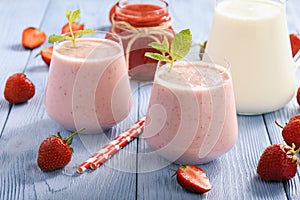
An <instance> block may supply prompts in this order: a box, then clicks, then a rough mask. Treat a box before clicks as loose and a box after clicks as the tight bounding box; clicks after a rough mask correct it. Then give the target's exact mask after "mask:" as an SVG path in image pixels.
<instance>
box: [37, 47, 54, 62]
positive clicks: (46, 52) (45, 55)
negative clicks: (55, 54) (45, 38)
mask: <svg viewBox="0 0 300 200" xmlns="http://www.w3.org/2000/svg"><path fill="white" fill-rule="evenodd" d="M52 51H53V46H50V47H46V48H44V49H43V50H42V51H41V52H40V54H41V57H42V59H43V61H44V62H45V63H46V64H47V65H48V66H49V65H50V62H51V57H52Z"/></svg>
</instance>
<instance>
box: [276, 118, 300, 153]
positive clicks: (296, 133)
mask: <svg viewBox="0 0 300 200" xmlns="http://www.w3.org/2000/svg"><path fill="white" fill-rule="evenodd" d="M295 118H296V116H294V119H292V120H290V121H289V122H288V123H287V124H286V125H285V126H284V127H283V126H282V125H280V124H279V123H278V122H277V121H276V122H275V123H276V124H277V125H278V126H279V127H281V128H282V137H283V139H284V141H285V142H286V144H287V145H289V146H292V145H293V144H295V146H296V149H299V148H300V119H295Z"/></svg>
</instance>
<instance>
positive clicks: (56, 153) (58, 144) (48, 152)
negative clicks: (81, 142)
mask: <svg viewBox="0 0 300 200" xmlns="http://www.w3.org/2000/svg"><path fill="white" fill-rule="evenodd" d="M82 130H83V129H80V130H78V131H76V132H74V133H72V134H71V135H69V136H68V137H66V138H62V137H61V135H60V133H59V132H58V133H57V136H55V135H53V136H50V137H47V138H46V139H45V140H44V141H43V142H42V143H41V145H40V148H39V152H38V159H37V163H38V166H39V168H40V169H41V170H43V171H45V172H47V171H53V170H56V169H60V168H63V167H64V166H66V165H67V164H68V163H69V162H70V161H71V158H72V153H73V149H72V147H70V145H71V144H72V141H73V137H74V136H75V135H77V134H78V133H79V132H80V131H82Z"/></svg>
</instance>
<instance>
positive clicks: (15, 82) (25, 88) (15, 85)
mask: <svg viewBox="0 0 300 200" xmlns="http://www.w3.org/2000/svg"><path fill="white" fill-rule="evenodd" d="M34 94H35V86H34V84H33V83H32V82H31V81H30V80H29V79H28V78H27V77H26V75H25V74H23V73H15V74H13V75H11V76H10V77H8V79H7V81H6V84H5V87H4V97H5V99H6V100H7V101H8V102H10V103H13V104H18V103H23V102H26V101H28V100H29V99H31V98H32V97H33V96H34Z"/></svg>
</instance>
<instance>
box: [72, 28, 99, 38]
mask: <svg viewBox="0 0 300 200" xmlns="http://www.w3.org/2000/svg"><path fill="white" fill-rule="evenodd" d="M95 32H96V30H94V29H84V30H78V31H76V33H75V38H79V37H81V36H83V35H87V34H93V33H95Z"/></svg>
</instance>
